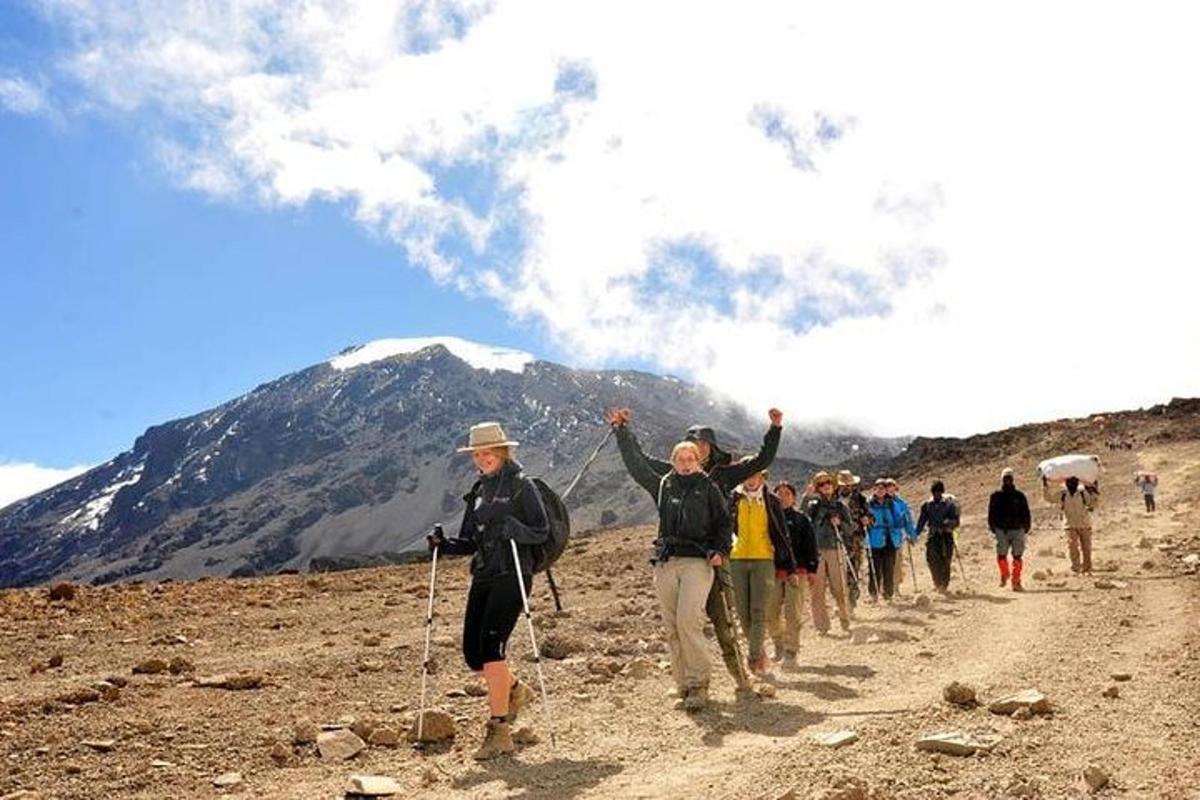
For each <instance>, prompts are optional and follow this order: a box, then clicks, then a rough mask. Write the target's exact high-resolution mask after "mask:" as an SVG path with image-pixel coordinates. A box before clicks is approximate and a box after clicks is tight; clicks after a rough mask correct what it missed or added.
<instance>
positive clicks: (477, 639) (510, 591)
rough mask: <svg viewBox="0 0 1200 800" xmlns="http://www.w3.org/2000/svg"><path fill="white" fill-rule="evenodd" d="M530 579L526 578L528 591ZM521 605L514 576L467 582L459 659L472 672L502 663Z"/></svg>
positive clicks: (522, 606) (518, 588)
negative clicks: (460, 656) (484, 666)
mask: <svg viewBox="0 0 1200 800" xmlns="http://www.w3.org/2000/svg"><path fill="white" fill-rule="evenodd" d="M529 585H530V578H529V576H526V578H525V586H526V588H527V589H528V588H529ZM523 609H524V604H523V603H522V602H521V588H520V586H519V585H518V584H517V576H516V575H515V574H512V575H501V576H499V577H496V578H488V579H486V580H473V581H471V589H470V591H469V592H468V593H467V613H466V615H465V616H464V617H463V642H462V649H463V658H464V659H466V662H467V666H468V667H470V668H471V669H472V670H474V671H475V672H478V671H480V670H481V669H483V665H484V664H490V663H491V662H493V661H503V660H504V651H505V650H506V649H507V647H508V637H509V636H511V635H512V632H513V628H515V627H516V625H517V619H519V618H520V616H521V611H522V610H523Z"/></svg>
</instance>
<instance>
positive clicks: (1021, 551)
mask: <svg viewBox="0 0 1200 800" xmlns="http://www.w3.org/2000/svg"><path fill="white" fill-rule="evenodd" d="M1032 524H1033V520H1032V516H1031V515H1030V513H1029V501H1028V500H1026V499H1025V493H1024V492H1022V491H1021V490H1020V489H1018V488H1017V483H1016V478H1015V477H1014V476H1013V471H1012V468H1011V467H1005V468H1004V470H1003V471H1001V473H1000V490H999V491H996V492H992V497H991V499H990V500H988V530H990V531H991V532H992V536H994V537H995V538H996V564H997V566H999V568H1000V588H1002V589H1003V588H1004V587H1005V586H1006V585H1007V584H1008V577H1009V570H1008V554H1009V553H1010V552H1011V553H1012V589H1013V591H1014V592H1023V591H1025V589H1024V587H1022V586H1021V570H1022V569H1023V568H1024V566H1025V561H1024V557H1025V537H1026V536H1028V535H1029V529H1030V528H1031V527H1032Z"/></svg>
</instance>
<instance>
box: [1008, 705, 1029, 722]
mask: <svg viewBox="0 0 1200 800" xmlns="http://www.w3.org/2000/svg"><path fill="white" fill-rule="evenodd" d="M1012 718H1013V719H1015V720H1016V721H1017V722H1025V721H1027V720H1031V719H1033V712H1032V711H1030V710H1029V709H1028V708H1026V707H1024V706H1022V707H1021V708H1018V709H1017V710H1016V711H1014V712H1012Z"/></svg>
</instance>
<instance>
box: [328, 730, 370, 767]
mask: <svg viewBox="0 0 1200 800" xmlns="http://www.w3.org/2000/svg"><path fill="white" fill-rule="evenodd" d="M366 746H367V742H365V741H362V740H361V739H359V738H358V735H355V734H354V733H353V732H350V730H344V729H343V730H326V732H323V733H322V734H320V735H318V736H317V751H318V752H319V753H320V757H322V758H326V759H329V760H335V762H340V760H346V759H347V758H354V757H355V756H358V754H359V753H360V752H362V751H364V748H366Z"/></svg>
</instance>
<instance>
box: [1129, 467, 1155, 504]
mask: <svg viewBox="0 0 1200 800" xmlns="http://www.w3.org/2000/svg"><path fill="white" fill-rule="evenodd" d="M1133 482H1134V483H1135V484H1137V487H1138V488H1139V489H1141V490H1142V498H1143V499H1144V500H1145V501H1146V513H1147V514H1153V513H1154V512H1155V510H1156V508H1157V506H1156V505H1155V503H1154V494H1155V492H1157V491H1158V476H1157V475H1155V474H1154V473H1153V472H1139V473H1137V474H1136V475H1134V476H1133Z"/></svg>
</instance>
